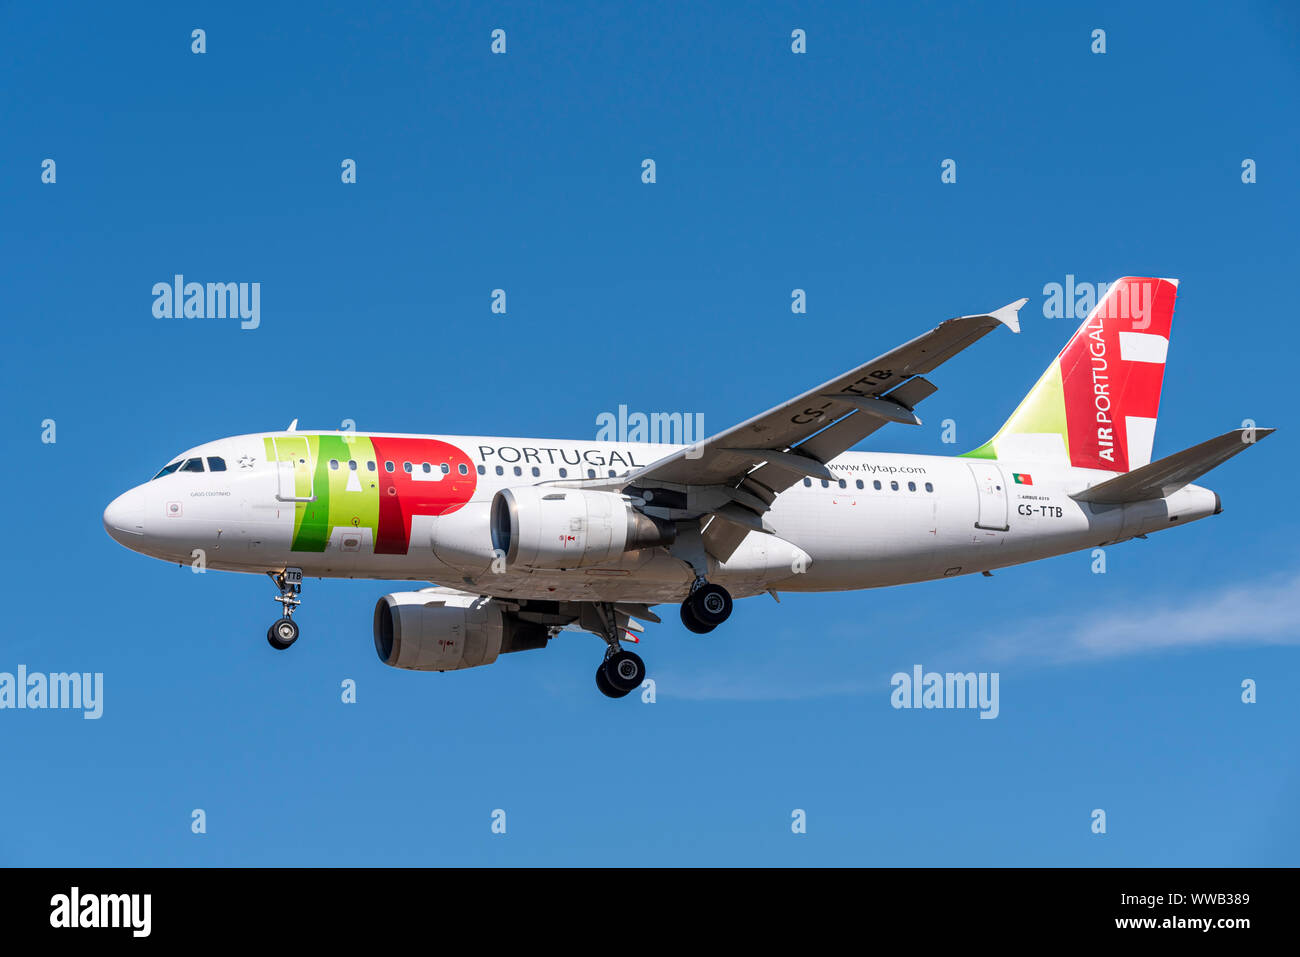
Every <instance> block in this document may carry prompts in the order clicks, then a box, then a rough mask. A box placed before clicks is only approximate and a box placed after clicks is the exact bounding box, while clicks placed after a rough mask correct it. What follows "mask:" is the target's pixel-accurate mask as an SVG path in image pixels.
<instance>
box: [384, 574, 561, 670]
mask: <svg viewBox="0 0 1300 957" xmlns="http://www.w3.org/2000/svg"><path fill="white" fill-rule="evenodd" d="M549 640H550V631H549V629H548V628H547V627H546V626H545V625H538V624H534V623H532V622H527V621H520V620H519V619H518V618H517V617H515V616H514V615H513V614H511V613H510V612H509V611H508V610H507V609H505V608H503V607H502V605H501V602H499V601H497V600H496V599H495V598H484V597H478V596H475V595H458V594H452V593H448V592H443V591H438V590H436V589H430V590H427V591H414V592H410V591H408V592H396V593H394V594H392V595H385V596H384V597H383V598H381V599H379V601H378V603H377V604H376V605H375V651H376V652H377V653H378V655H379V660H380V661H382V662H383V663H384V664H386V665H391V666H392V667H394V668H406V669H408V670H410V671H457V670H459V669H461V668H477V667H479V666H480V665H490V664H492V662H494V661H496V660H497V656H498V655H504V654H508V653H510V652H512V651H527V650H530V649H532V648H545V647H546V643H547V642H548V641H549Z"/></svg>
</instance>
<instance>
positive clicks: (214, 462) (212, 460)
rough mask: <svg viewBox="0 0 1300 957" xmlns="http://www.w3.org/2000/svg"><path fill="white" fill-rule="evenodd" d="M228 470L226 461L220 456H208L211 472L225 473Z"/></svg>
mask: <svg viewBox="0 0 1300 957" xmlns="http://www.w3.org/2000/svg"><path fill="white" fill-rule="evenodd" d="M225 470H226V460H225V459H223V458H222V457H221V456H219V455H209V456H208V471H209V472H224V471H225Z"/></svg>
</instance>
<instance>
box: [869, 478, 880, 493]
mask: <svg viewBox="0 0 1300 957" xmlns="http://www.w3.org/2000/svg"><path fill="white" fill-rule="evenodd" d="M871 487H872V488H874V489H875V490H876V491H877V492H879V491H880V479H876V480H875V481H874V482H872V483H871Z"/></svg>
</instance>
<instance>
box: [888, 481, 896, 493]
mask: <svg viewBox="0 0 1300 957" xmlns="http://www.w3.org/2000/svg"><path fill="white" fill-rule="evenodd" d="M889 487H890V488H891V489H893V490H894V491H895V492H897V491H898V483H897V482H890V483H889Z"/></svg>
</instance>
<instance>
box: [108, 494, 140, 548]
mask: <svg viewBox="0 0 1300 957" xmlns="http://www.w3.org/2000/svg"><path fill="white" fill-rule="evenodd" d="M104 531H106V532H108V534H109V536H110V537H111V538H112V539H113V540H114V541H115V542H121V543H122V544H123V545H127V546H128V547H130V543H131V539H132V538H139V537H140V536H142V535H144V502H143V501H141V499H140V496H139V495H138V494H137V493H136V490H135V489H132V490H131V491H129V492H124V493H122V494H121V495H119V496H118V497H117V498H115V499H113V501H111V502H109V503H108V508H106V509H104Z"/></svg>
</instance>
